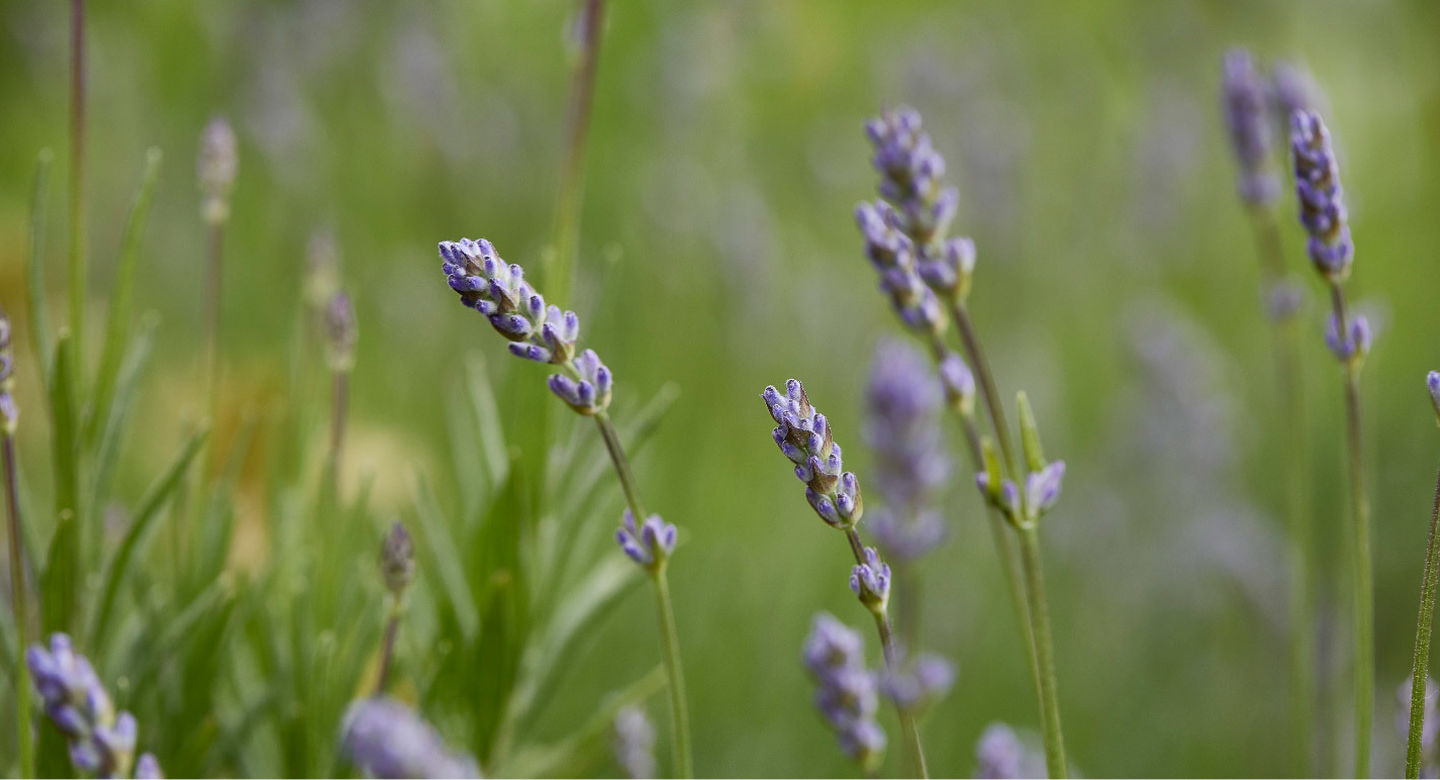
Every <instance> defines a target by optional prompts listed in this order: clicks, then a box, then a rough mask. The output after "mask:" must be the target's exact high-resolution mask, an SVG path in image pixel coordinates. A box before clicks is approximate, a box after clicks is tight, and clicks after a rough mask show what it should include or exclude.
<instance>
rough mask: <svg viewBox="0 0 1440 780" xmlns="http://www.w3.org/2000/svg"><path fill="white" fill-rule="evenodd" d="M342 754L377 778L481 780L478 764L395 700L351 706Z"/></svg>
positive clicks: (366, 701)
mask: <svg viewBox="0 0 1440 780" xmlns="http://www.w3.org/2000/svg"><path fill="white" fill-rule="evenodd" d="M341 748H342V749H343V750H344V752H345V754H346V755H347V756H349V758H350V760H351V761H352V762H353V763H354V764H355V765H356V766H357V767H359V768H360V769H361V770H363V771H365V772H366V773H368V774H369V775H370V776H371V777H480V769H479V767H478V766H476V764H475V759H473V758H471V757H470V756H468V755H464V754H461V753H456V752H453V751H452V750H451V749H450V747H449V746H448V745H446V744H445V741H444V740H443V739H442V738H441V737H440V735H439V733H437V732H436V731H435V729H434V728H432V727H431V726H430V724H428V723H426V722H425V721H424V720H423V719H421V718H420V716H419V715H417V714H416V713H415V712H414V711H413V710H411V709H410V708H409V707H406V706H405V705H404V704H401V703H400V702H398V701H396V700H394V699H391V698H389V697H384V696H376V697H374V698H370V699H362V700H360V701H357V702H355V703H354V704H352V705H351V706H350V710H349V712H347V713H346V714H345V723H344V726H343V727H342V731H341Z"/></svg>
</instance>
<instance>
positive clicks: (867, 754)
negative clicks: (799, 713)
mask: <svg viewBox="0 0 1440 780" xmlns="http://www.w3.org/2000/svg"><path fill="white" fill-rule="evenodd" d="M802 659H803V661H804V663H805V668H806V669H808V670H809V671H810V676H811V678H812V679H813V680H814V681H815V685H816V687H817V690H816V693H815V705H816V706H817V707H818V708H819V709H820V714H821V715H823V716H824V717H825V720H826V722H827V723H829V724H830V728H831V729H833V730H834V731H835V735H836V737H837V738H838V740H839V742H840V746H841V749H843V750H844V751H845V754H846V755H847V756H849V757H850V758H851V760H853V761H855V762H857V763H859V764H860V766H861V767H862V768H864V769H866V770H867V771H868V770H871V769H873V768H874V767H876V766H878V765H879V763H880V758H881V755H882V754H883V752H884V750H885V732H884V730H883V729H881V728H880V724H879V723H878V722H876V720H875V712H876V710H877V709H878V707H879V695H878V691H877V680H876V677H875V675H874V673H872V672H871V671H870V670H869V669H866V668H865V643H864V640H863V639H861V638H860V634H859V632H857V631H854V630H852V629H851V628H850V627H848V626H846V625H845V624H844V623H841V622H840V621H839V620H836V619H835V617H834V616H832V615H831V614H829V613H828V612H821V613H819V614H817V615H816V616H815V620H814V623H813V624H812V626H811V629H810V635H809V636H808V637H806V638H805V647H804V651H803V654H802Z"/></svg>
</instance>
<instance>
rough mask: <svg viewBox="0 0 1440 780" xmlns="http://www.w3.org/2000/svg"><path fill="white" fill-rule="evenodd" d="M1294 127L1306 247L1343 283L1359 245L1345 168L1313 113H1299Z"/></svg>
mask: <svg viewBox="0 0 1440 780" xmlns="http://www.w3.org/2000/svg"><path fill="white" fill-rule="evenodd" d="M1290 125H1291V131H1290V151H1291V154H1292V156H1293V158H1294V163H1295V192H1296V195H1297V196H1298V198H1299V202H1300V224H1302V225H1304V226H1305V231H1306V232H1307V233H1309V234H1310V239H1309V241H1308V242H1307V244H1306V250H1307V251H1308V252H1309V254H1310V261H1311V262H1312V263H1313V264H1314V265H1315V269H1316V270H1317V271H1319V272H1320V273H1321V275H1323V276H1324V277H1325V278H1326V279H1327V280H1329V281H1330V282H1331V283H1332V284H1338V283H1340V282H1342V281H1344V280H1345V278H1346V277H1347V276H1349V274H1350V264H1351V260H1352V258H1353V256H1354V254H1355V246H1354V244H1353V243H1352V242H1351V240H1350V226H1349V224H1348V222H1347V219H1346V211H1345V197H1344V191H1343V190H1342V189H1341V187H1340V167H1339V165H1338V164H1337V163H1336V161H1335V150H1334V148H1332V146H1331V143H1330V131H1329V130H1328V129H1326V127H1325V123H1324V122H1323V121H1322V120H1321V119H1320V115H1319V114H1316V113H1315V112H1313V111H1296V112H1295V114H1294V115H1293V116H1292V117H1291V121H1290Z"/></svg>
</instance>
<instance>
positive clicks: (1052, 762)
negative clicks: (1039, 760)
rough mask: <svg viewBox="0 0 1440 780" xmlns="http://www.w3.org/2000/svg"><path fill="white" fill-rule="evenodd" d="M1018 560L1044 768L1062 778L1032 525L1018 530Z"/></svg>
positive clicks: (1046, 615) (1041, 576) (1051, 657)
mask: <svg viewBox="0 0 1440 780" xmlns="http://www.w3.org/2000/svg"><path fill="white" fill-rule="evenodd" d="M1020 560H1021V562H1022V563H1023V565H1024V568H1025V586H1026V588H1025V592H1026V596H1027V597H1028V598H1029V602H1030V620H1031V622H1032V623H1034V626H1033V628H1032V630H1033V631H1034V634H1035V657H1036V662H1037V663H1038V664H1039V667H1040V687H1039V690H1038V693H1039V696H1040V719H1041V726H1042V728H1043V731H1044V738H1045V767H1046V768H1047V769H1048V770H1049V773H1050V776H1051V777H1065V776H1066V772H1067V769H1066V765H1065V738H1064V737H1063V736H1062V735H1061V731H1060V695H1059V692H1058V691H1057V689H1056V688H1057V686H1056V677H1055V648H1054V646H1053V644H1052V642H1051V639H1050V609H1049V606H1048V604H1047V603H1046V598H1045V571H1044V568H1043V566H1042V564H1041V561H1040V534H1039V532H1038V531H1037V530H1036V528H1035V526H1034V525H1033V524H1031V525H1029V526H1026V527H1024V528H1021V529H1020Z"/></svg>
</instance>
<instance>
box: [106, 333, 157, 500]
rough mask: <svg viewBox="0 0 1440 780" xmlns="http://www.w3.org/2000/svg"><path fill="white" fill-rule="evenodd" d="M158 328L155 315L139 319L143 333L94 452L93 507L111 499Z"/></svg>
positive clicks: (122, 372) (133, 348)
mask: <svg viewBox="0 0 1440 780" xmlns="http://www.w3.org/2000/svg"><path fill="white" fill-rule="evenodd" d="M159 325H160V317H159V315H157V314H155V313H154V312H151V313H149V314H147V315H146V316H144V317H141V318H140V330H139V331H138V332H137V333H136V334H135V338H134V339H132V340H131V344H130V350H129V353H128V354H126V356H125V362H124V363H122V364H121V366H120V375H119V378H118V379H117V380H116V383H115V395H114V400H113V401H112V403H111V407H110V409H111V411H110V415H109V419H108V420H107V421H106V422H105V426H104V428H103V430H102V431H101V433H100V440H99V442H98V443H97V444H96V445H95V449H94V460H92V461H91V468H92V469H93V470H94V472H95V474H94V477H93V478H92V487H91V491H90V493H91V496H92V499H91V502H90V505H91V506H104V505H105V501H106V499H108V498H109V497H110V482H111V480H112V479H113V478H114V476H115V465H116V463H117V462H118V461H119V453H120V441H121V438H122V437H121V432H122V431H123V430H124V428H125V419H126V417H127V416H128V415H129V412H130V408H131V406H132V405H133V403H134V398H135V389H136V385H137V384H138V382H139V379H140V372H141V371H142V370H143V369H144V368H145V364H146V363H147V362H148V361H149V359H150V350H151V348H153V347H154V346H155V329H156V328H157V327H159Z"/></svg>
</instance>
